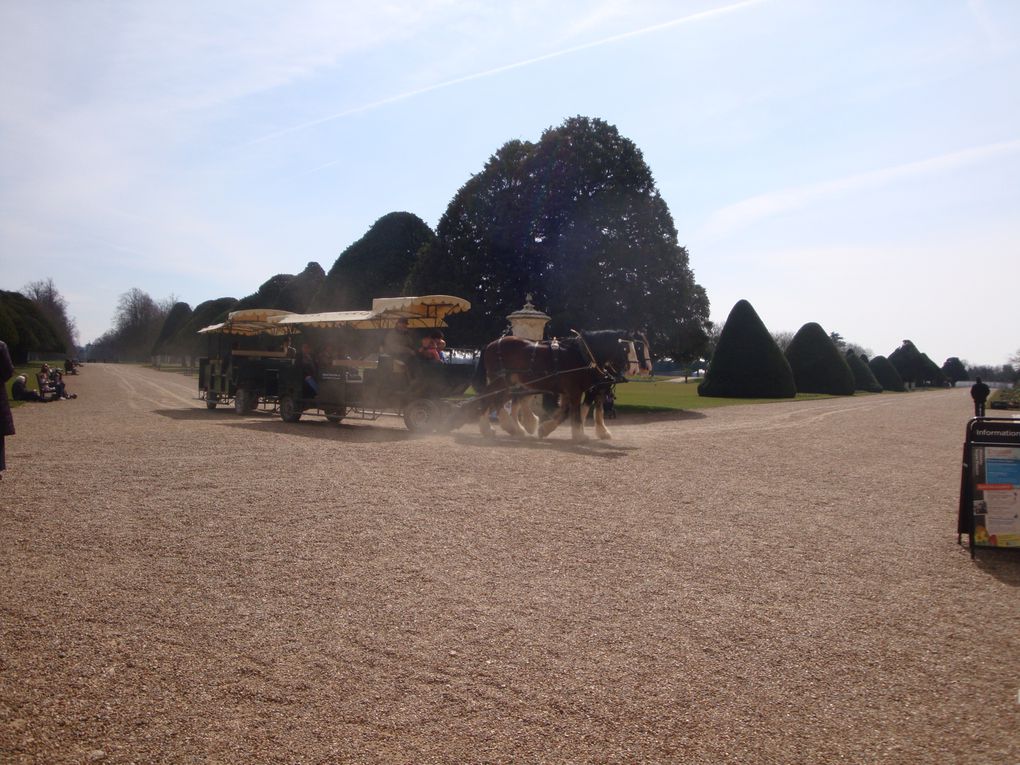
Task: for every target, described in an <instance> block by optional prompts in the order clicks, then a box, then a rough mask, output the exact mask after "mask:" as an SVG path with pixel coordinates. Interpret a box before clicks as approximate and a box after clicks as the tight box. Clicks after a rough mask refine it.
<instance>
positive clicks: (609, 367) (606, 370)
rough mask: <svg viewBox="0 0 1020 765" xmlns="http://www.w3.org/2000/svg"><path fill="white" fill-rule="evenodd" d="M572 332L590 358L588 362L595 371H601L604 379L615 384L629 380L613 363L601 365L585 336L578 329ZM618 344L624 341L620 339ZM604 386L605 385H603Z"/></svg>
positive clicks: (608, 362)
mask: <svg viewBox="0 0 1020 765" xmlns="http://www.w3.org/2000/svg"><path fill="white" fill-rule="evenodd" d="M570 331H571V333H572V334H573V335H574V336H575V337H576V338H577V339H578V341H579V342H580V344H581V347H582V348H583V349H584V352H585V353H586V354H587V356H588V360H589V361H590V362H591V366H593V367H594V368H595V369H597V370H598V371H599V373H600V374H602V376H603V377H606V378H608V380H612V381H613V383H618V382H622V381H624V380H626V379H627V378H626V376H625V375H624V374H622V373H621V372H620V371H619V370H618V369H617V368H616V367H615V366H614V365H613V362H611V361H607V362H606V364H605V366H602V365H601V364H599V362H598V359H596V358H595V354H594V353H592V352H591V348H589V347H588V343H587V342H586V341H585V339H584V335H582V334H581V333H580V332H578V331H577V330H576V329H572V330H570ZM618 342H621V343H622V342H624V341H623V340H622V339H620V340H619V341H618ZM603 384H605V383H603ZM592 387H597V386H592Z"/></svg>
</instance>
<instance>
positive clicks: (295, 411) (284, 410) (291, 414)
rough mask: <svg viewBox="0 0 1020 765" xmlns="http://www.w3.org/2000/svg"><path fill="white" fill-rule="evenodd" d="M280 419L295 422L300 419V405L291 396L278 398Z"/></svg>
mask: <svg viewBox="0 0 1020 765" xmlns="http://www.w3.org/2000/svg"><path fill="white" fill-rule="evenodd" d="M280 419H282V420H283V421H284V422H297V421H298V420H300V419H301V407H300V406H298V404H297V402H296V401H294V398H293V397H292V396H284V397H283V398H281V399H280Z"/></svg>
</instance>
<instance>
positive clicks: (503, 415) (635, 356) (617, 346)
mask: <svg viewBox="0 0 1020 765" xmlns="http://www.w3.org/2000/svg"><path fill="white" fill-rule="evenodd" d="M470 307H471V306H470V304H469V303H468V302H467V301H466V300H462V299H461V298H456V297H451V296H449V295H426V296H424V297H406V298H377V299H375V300H374V301H372V310H370V311H339V312H331V313H318V314H296V313H288V312H286V311H272V310H249V311H235V312H234V313H231V314H230V315H229V316H228V318H227V320H226V321H225V322H223V323H221V324H215V325H213V326H210V327H206V328H204V329H202V330H200V332H201V333H202V334H206V335H208V336H210V338H212V339H213V343H214V344H217V347H216V350H215V352H212V353H210V355H209V357H208V358H203V359H201V360H200V367H199V393H200V396H201V397H202V398H204V399H205V401H206V405H207V406H208V407H209V408H210V409H213V408H215V407H216V406H218V405H219V404H231V403H232V404H233V406H234V408H235V410H236V411H237V412H238V413H239V414H244V413H247V412H251V411H254V410H255V409H257V408H260V407H261V408H264V409H269V410H271V411H276V412H279V414H280V416H281V417H282V418H283V419H284V420H285V421H286V422H296V421H298V420H299V419H301V417H302V416H303V415H306V414H315V415H320V416H324V417H326V418H327V419H328V420H330V421H332V422H339V421H341V420H342V419H345V418H353V419H371V420H374V419H377V418H378V417H379V416H380V415H382V414H398V415H402V416H403V418H404V423H405V424H406V426H407V428H408V429H409V430H412V431H433V430H438V429H444V428H446V427H456V426H457V425H460V424H463V423H464V422H466V421H467V420H468V419H469V418H470V417H473V416H477V417H478V418H479V425H480V428H481V430H482V432H483V433H486V434H491V428H490V426H489V417H490V416H492V415H494V414H495V413H497V412H498V413H499V419H500V422H501V424H502V425H503V428H504V429H505V430H507V431H508V432H510V433H511V434H513V435H523V434H524V433H525V432H531V433H534V432H536V431H537V432H538V434H539V435H540V436H545V435H548V434H549V433H550V432H552V431H553V430H554V429H555V428H556V427H557V426H558V425H559V424H560V423H561V422H563V421H564V420H565V419H566V418H567V417H568V416H569V417H570V421H571V429H572V431H573V435H574V437H575V438H583V420H584V416H583V413H584V411H585V405H584V404H582V400H583V399H586V403H587V405H588V406H594V407H595V412H596V433H597V434H598V435H599V437H600V438H608V437H609V431H608V430H606V428H605V424H604V423H603V421H602V405H603V403H604V401H605V398H606V396H607V394H609V393H610V391H611V390H612V386H613V385H615V384H616V383H619V382H623V381H625V380H626V375H627V374H641V373H645V374H647V373H648V372H649V371H650V369H651V364H650V356H649V355H648V354H647V339H645V338H644V336H643V335H640V334H636V333H626V332H619V331H613V330H606V331H601V332H583V333H573V335H572V336H571V337H568V338H564V339H563V340H560V341H557V340H552V341H542V342H532V341H529V340H525V339H524V338H520V337H513V336H508V337H502V338H500V339H498V340H495V341H493V342H492V343H489V344H488V346H486V348H485V349H484V350H483V351H482V352H481V353H480V354H479V353H478V352H475V351H457V350H452V351H449V350H448V351H446V352H445V354H444V358H443V360H442V362H439V361H436V362H434V363H433V362H428V361H425V360H423V359H420V358H419V357H417V356H416V355H415V354H414V352H413V350H410V349H408V353H407V354H397V353H394V352H391V351H390V350H388V348H387V342H386V341H388V339H389V338H386V341H384V339H383V338H382V337H381V335H382V333H383V332H386V331H389V332H392V331H393V330H394V329H395V328H396V327H397V325H398V323H403V324H404V325H406V327H408V328H409V329H436V328H439V327H445V326H446V322H445V318H446V317H447V316H449V315H451V314H455V313H460V312H462V311H466V310H468V309H469V308H470ZM292 339H296V340H294V341H293V345H292ZM299 344H300V345H301V346H303V347H302V350H301V351H300V352H298V351H296V349H295V346H296V345H299ZM310 356H311V357H312V358H313V359H314V360H310V358H309V357H310ZM469 385H473V386H474V389H475V393H476V395H475V397H474V398H472V399H470V400H467V401H464V400H460V401H457V402H456V403H452V400H453V399H456V398H457V397H460V396H462V394H463V393H464V392H465V391H466V390H467V388H468V386H469ZM538 394H546V395H547V396H548V397H551V398H552V399H553V400H554V401H556V402H557V403H558V407H557V409H556V411H555V412H554V413H553V414H552V415H551V416H550V417H548V418H547V419H546V421H545V422H543V423H542V424H541V426H540V427H539V425H538V421H537V418H535V417H534V414H533V413H532V412H531V410H530V407H529V403H528V402H529V400H530V399H531V398H532V397H534V396H536V395H538ZM504 407H505V409H504Z"/></svg>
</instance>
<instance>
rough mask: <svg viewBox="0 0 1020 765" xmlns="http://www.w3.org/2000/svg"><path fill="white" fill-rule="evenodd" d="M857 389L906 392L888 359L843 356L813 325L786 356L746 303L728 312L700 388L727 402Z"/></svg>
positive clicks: (844, 392)
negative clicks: (728, 400) (739, 399)
mask: <svg viewBox="0 0 1020 765" xmlns="http://www.w3.org/2000/svg"><path fill="white" fill-rule="evenodd" d="M858 390H861V391H868V392H871V393H878V392H881V391H882V390H891V391H904V390H906V386H905V384H904V382H903V379H902V377H901V376H900V374H899V372H898V371H897V370H896V367H895V366H894V365H893V364H892V362H890V361H889V359H887V358H885V357H884V356H875V357H874V358H873V359H871V360H870V361H869V360H868V359H866V358H864V357H862V356H858V355H857V354H855V353H854V352H853V351H847V352H846V354H844V353H842V352H841V351H840V350H839V348H838V347H837V346H836V344H835V343H834V342H833V341H832V338H831V337H830V336H829V335H828V334H826V332H825V330H824V329H822V327H821V326H819V325H818V324H816V323H815V322H811V323H808V324H805V325H804V326H803V327H801V328H800V330H799V331H798V332H797V334H796V335H794V337H793V340H791V341H790V345H789V346H788V347H787V349H786V353H785V354H784V353H783V351H782V350H781V349H780V348H779V345H778V344H777V343H776V341H775V339H774V338H773V337H772V335H771V334H770V333H769V331H768V329H766V327H765V324H764V323H763V322H762V320H761V318H760V317H759V316H758V314H757V312H756V311H755V310H754V308H753V307H752V306H751V304H750V303H749V302H747V301H746V300H741V301H739V302H738V303H737V304H736V305H735V306H733V310H732V311H730V315H729V317H728V318H727V319H726V324H725V325H723V329H722V333H721V334H720V335H719V341H718V343H717V344H716V348H715V353H714V354H713V356H712V361H711V363H710V364H709V367H708V371H707V373H706V374H705V379H704V380H702V382H701V384H700V385H699V386H698V394H699V395H701V396H720V397H725V398H793V397H794V396H795V395H796V394H797V393H798V392H799V393H826V394H830V395H836V396H851V395H853V394H854V392H855V391H858Z"/></svg>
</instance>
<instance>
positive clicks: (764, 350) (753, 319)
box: [698, 300, 797, 398]
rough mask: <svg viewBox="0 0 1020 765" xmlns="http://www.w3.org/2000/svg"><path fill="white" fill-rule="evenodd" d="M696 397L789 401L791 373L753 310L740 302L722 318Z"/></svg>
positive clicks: (792, 389) (792, 393)
mask: <svg viewBox="0 0 1020 765" xmlns="http://www.w3.org/2000/svg"><path fill="white" fill-rule="evenodd" d="M698 395H699V396H723V397H727V398H793V397H794V396H795V395H797V387H796V384H795V383H794V378H793V370H792V369H790V363H789V362H788V361H787V360H786V356H784V355H783V352H782V351H781V350H779V346H778V345H776V341H775V340H774V339H773V337H772V335H770V334H769V331H768V329H766V328H765V324H764V323H763V322H762V320H761V318H760V317H759V316H758V313H757V312H756V311H755V310H754V307H753V306H752V305H751V304H750V303H748V302H747V301H746V300H740V301H738V302H737V304H736V305H735V306H733V310H731V311H730V315H729V316H728V317H727V318H726V324H725V325H723V329H722V332H721V333H720V334H719V342H718V343H717V345H716V349H715V353H714V354H712V362H711V364H709V367H708V371H707V372H706V374H705V379H704V380H702V382H701V384H700V385H698Z"/></svg>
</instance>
